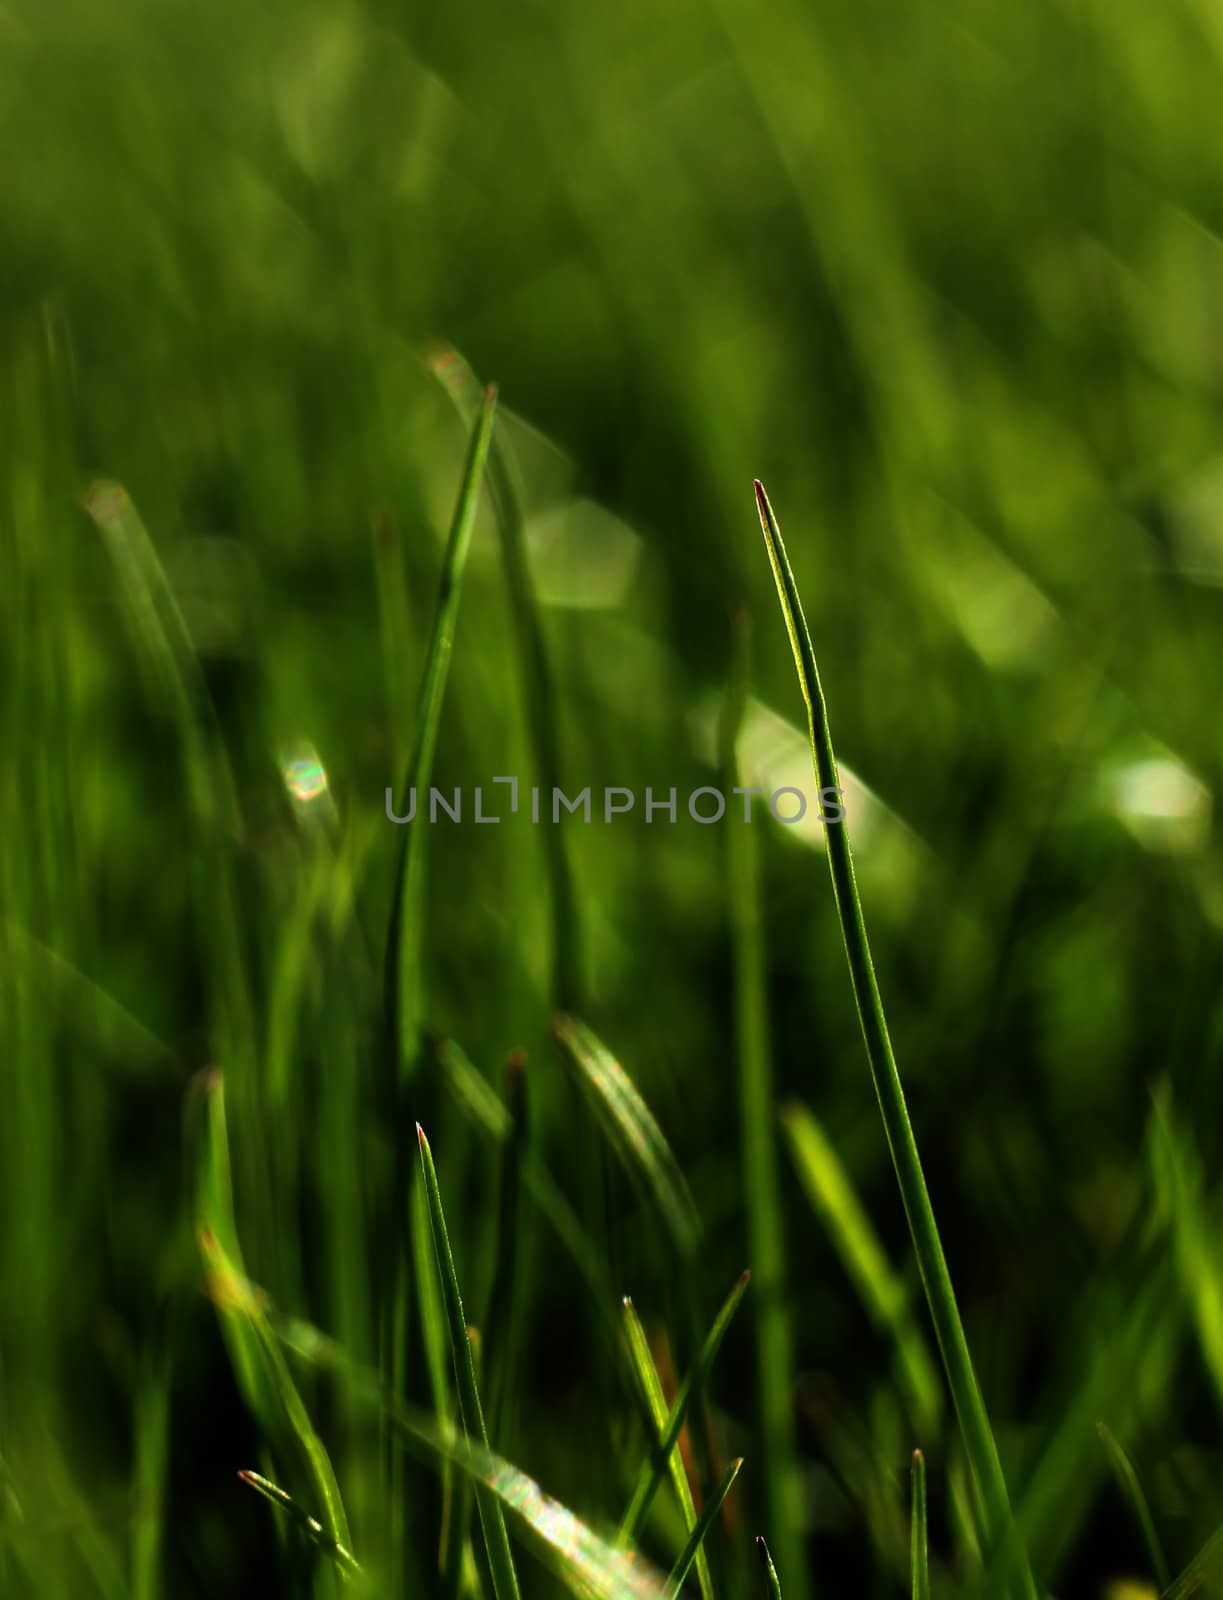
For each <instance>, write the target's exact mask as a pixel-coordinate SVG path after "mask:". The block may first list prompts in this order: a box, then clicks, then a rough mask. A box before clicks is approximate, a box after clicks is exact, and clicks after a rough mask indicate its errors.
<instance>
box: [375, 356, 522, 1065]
mask: <svg viewBox="0 0 1223 1600" xmlns="http://www.w3.org/2000/svg"><path fill="white" fill-rule="evenodd" d="M496 406H497V390H496V388H495V386H493V385H490V386H489V387H488V388H487V389H486V390H485V391H484V400H483V404H482V405H481V407H480V411H479V414H478V416H477V417H476V421H475V425H474V427H473V428H472V433H471V442H470V444H469V445H468V448H467V459H466V462H465V463H464V466H463V478H462V482H461V483H460V485H459V497H458V500H457V502H456V503H455V508H454V517H453V519H452V521H451V524H450V534H449V537H448V539H447V541H446V553H445V556H444V557H443V561H442V577H441V586H440V588H439V591H438V599H437V609H436V611H435V612H434V615H433V632H432V635H431V637H430V640H429V648H428V652H427V654H426V657H425V675H424V679H423V681H422V683H421V686H420V698H419V700H418V702H417V711H416V730H415V734H414V736H413V740H412V753H411V755H410V756H409V758H408V767H407V772H406V774H405V776H404V790H403V792H404V794H405V795H406V794H407V793H408V792H409V791H411V790H415V792H416V794H417V795H418V796H420V795H422V794H423V793H424V792H425V791H426V790H427V789H428V787H429V780H430V777H431V776H432V773H433V754H434V751H435V749H436V747H437V733H438V727H439V725H440V722H441V715H442V700H443V697H444V696H445V692H446V679H447V677H448V676H449V672H450V654H451V650H452V647H453V643H454V628H455V623H456V621H457V619H458V614H459V597H460V594H461V592H462V585H463V573H464V569H465V568H466V566H467V553H468V551H469V549H470V548H471V533H472V528H473V527H474V526H475V520H476V507H477V504H478V502H479V497H480V483H481V480H482V479H483V476H484V465H485V462H486V460H487V459H488V448H489V442H490V440H491V438H492V431H493V414H494V412H495V410H496ZM428 835H429V830H428V829H427V828H424V827H421V826H419V825H417V826H409V827H408V828H407V832H406V835H405V838H404V842H403V846H402V848H401V851H400V857H399V869H398V872H397V874H396V884H395V899H394V904H393V906H392V910H391V923H390V930H389V933H388V938H387V974H386V977H387V988H388V993H387V1010H388V1015H389V1018H390V1022H391V1039H392V1043H393V1047H394V1049H395V1051H396V1054H397V1063H398V1065H397V1071H398V1073H399V1075H401V1076H402V1075H404V1074H407V1073H409V1072H410V1071H411V1069H412V1067H413V1066H414V1065H415V1061H416V1053H417V1048H418V1039H419V1033H420V1020H421V953H422V942H423V931H424V930H423V926H422V920H421V918H422V910H423V904H424V888H425V845H426V841H427V839H428Z"/></svg>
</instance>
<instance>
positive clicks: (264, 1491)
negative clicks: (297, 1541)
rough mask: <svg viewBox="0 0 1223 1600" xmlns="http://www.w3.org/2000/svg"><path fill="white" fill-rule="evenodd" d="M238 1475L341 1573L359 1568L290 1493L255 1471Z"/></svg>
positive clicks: (356, 1570) (350, 1556)
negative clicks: (290, 1522) (315, 1546)
mask: <svg viewBox="0 0 1223 1600" xmlns="http://www.w3.org/2000/svg"><path fill="white" fill-rule="evenodd" d="M238 1476H239V1478H241V1480H242V1482H243V1483H245V1484H246V1485H247V1486H248V1487H249V1488H251V1489H254V1490H255V1492H256V1493H257V1494H261V1495H262V1496H263V1498H264V1499H265V1500H270V1501H271V1503H272V1504H273V1505H274V1506H277V1507H278V1508H279V1509H280V1510H281V1511H285V1512H287V1513H288V1515H289V1517H290V1519H291V1520H292V1522H293V1523H294V1525H295V1526H296V1527H298V1528H300V1529H301V1531H302V1532H303V1533H304V1534H305V1535H306V1537H307V1538H308V1539H309V1540H310V1542H311V1543H312V1544H314V1545H317V1546H318V1548H319V1549H320V1550H321V1551H323V1553H324V1554H325V1555H327V1556H330V1558H331V1559H332V1561H334V1562H335V1564H336V1566H337V1567H338V1568H339V1569H340V1571H341V1572H343V1573H345V1574H348V1573H350V1572H360V1570H361V1568H360V1566H359V1565H358V1563H357V1560H356V1558H355V1557H354V1556H353V1555H352V1554H351V1553H350V1552H349V1551H347V1550H345V1548H344V1546H343V1545H342V1544H337V1543H336V1542H335V1540H334V1539H332V1538H330V1537H329V1536H328V1534H327V1530H326V1529H325V1528H324V1527H323V1525H322V1523H321V1522H317V1521H316V1520H315V1519H314V1518H313V1517H312V1516H311V1515H310V1514H309V1512H307V1511H304V1510H303V1509H302V1508H301V1506H299V1505H298V1504H297V1502H296V1500H294V1499H293V1497H292V1496H291V1495H288V1494H286V1493H285V1491H284V1490H283V1489H281V1488H279V1487H278V1486H277V1485H276V1484H274V1483H272V1482H271V1480H270V1479H268V1478H265V1477H263V1476H262V1475H261V1474H260V1473H258V1472H249V1471H242V1472H239V1474H238Z"/></svg>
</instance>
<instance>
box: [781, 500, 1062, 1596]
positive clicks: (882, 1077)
mask: <svg viewBox="0 0 1223 1600" xmlns="http://www.w3.org/2000/svg"><path fill="white" fill-rule="evenodd" d="M756 503H757V508H758V510H759V513H760V526H761V528H762V529H763V532H764V538H765V544H766V546H767V548H768V553H769V561H770V564H771V565H772V568H773V576H774V579H775V580H776V583H777V593H778V597H779V599H780V601H781V608H782V614H783V616H784V618H785V623H786V631H787V633H788V634H789V636H790V646H791V649H792V650H793V652H794V664H795V666H796V668H797V669H798V676H799V683H800V685H801V688H802V694H803V700H804V702H805V703H806V707H807V721H808V727H809V730H810V735H811V753H812V758H813V764H814V768H815V776H816V781H817V784H818V786H819V791H820V793H821V795H823V794H825V793H828V792H831V793H834V794H837V795H839V794H841V792H842V790H841V779H840V774H839V773H838V771H837V762H836V756H835V754H834V753H833V748H832V735H831V734H830V732H829V729H828V711H827V708H826V707H825V704H824V691H823V689H822V688H821V686H820V677H819V670H818V668H817V667H816V662H815V652H814V650H813V649H812V647H811V635H810V634H809V632H808V631H807V619H806V618H805V617H804V615H803V607H802V601H801V600H800V599H799V595H798V589H797V587H796V585H795V582H794V574H793V573H792V571H791V570H790V562H789V559H788V557H787V556H786V547H785V544H784V543H783V542H782V537H781V529H780V528H779V527H778V525H777V519H776V517H775V516H774V515H773V509H772V507H771V506H770V504H769V500H768V496H767V495H766V494H765V492H764V488H763V486H762V485H761V484H760V483H759V482H757V483H756ZM826 838H827V851H828V865H829V868H830V870H831V873H832V889H833V896H834V899H835V901H836V909H837V914H838V917H839V918H840V923H841V936H842V939H843V940H844V943H845V955H846V958H847V960H848V962H849V974H850V980H851V982H852V985H853V992H854V1000H855V1002H856V1004H857V1007H858V1018H859V1020H860V1022H861V1024H862V1036H863V1040H864V1041H865V1044H866V1056H867V1061H868V1062H869V1064H870V1069H871V1076H872V1078H873V1079H874V1084H875V1093H876V1096H877V1098H878V1101H879V1110H880V1113H881V1115H882V1117H883V1126H884V1132H885V1133H886V1135H887V1141H888V1147H889V1149H890V1150H891V1154H892V1163H893V1165H894V1167H895V1169H896V1178H897V1182H898V1183H899V1185H900V1193H901V1198H902V1199H903V1201H904V1207H905V1214H906V1216H907V1217H908V1221H909V1231H910V1233H911V1234H912V1236H913V1248H914V1251H915V1253H916V1255H917V1261H918V1265H919V1267H920V1268H921V1275H922V1282H923V1284H924V1285H925V1290H926V1300H927V1303H928V1305H929V1307H930V1319H931V1321H932V1322H933V1324H934V1331H935V1334H936V1336H937V1338H938V1343H939V1349H940V1351H941V1352H942V1357H943V1367H944V1369H945V1371H946V1374H947V1385H948V1388H949V1389H950V1390H951V1398H952V1401H953V1403H954V1405H955V1409H956V1414H957V1417H958V1419H959V1424H960V1431H961V1433H962V1435H963V1438H964V1447H965V1450H966V1452H967V1455H968V1460H969V1465H970V1467H971V1469H972V1472H973V1474H974V1477H975V1479H976V1484H977V1488H978V1490H979V1492H980V1495H981V1498H982V1500H983V1502H984V1505H985V1508H986V1516H987V1527H988V1536H989V1538H990V1540H991V1541H992V1543H993V1544H994V1545H995V1547H996V1548H997V1549H1002V1548H1003V1547H1005V1546H1007V1545H1009V1544H1010V1542H1011V1541H1012V1539H1013V1538H1014V1533H1013V1519H1012V1515H1011V1507H1010V1501H1009V1498H1008V1495H1007V1488H1006V1482H1005V1480H1004V1478H1003V1475H1002V1463H1001V1461H1000V1460H999V1457H998V1447H997V1444H996V1443H995V1441H994V1434H993V1429H992V1428H991V1426H990V1421H989V1416H988V1415H987V1413H986V1409H985V1402H984V1400H983V1398H982V1395H981V1389H980V1385H979V1384H978V1382H977V1375H976V1372H975V1370H974V1368H973V1363H972V1356H971V1355H970V1353H969V1349H968V1341H967V1339H966V1338H965V1335H964V1325H963V1322H962V1320H961V1318H960V1308H959V1305H958V1303H957V1301H956V1297H955V1290H954V1289H953V1288H952V1284H951V1274H950V1273H949V1271H948V1269H947V1258H946V1255H945V1254H944V1251H943V1241H942V1238H941V1236H940V1234H939V1231H938V1224H937V1223H936V1222H935V1219H934V1210H933V1207H932V1206H931V1204H930V1195H929V1191H928V1190H927V1188H926V1178H925V1173H924V1172H923V1170H922V1163H921V1157H920V1156H919V1154H918V1150H917V1141H916V1139H915V1138H914V1136H913V1125H912V1123H911V1121H910V1120H909V1111H908V1107H907V1106H906V1104H905V1096H904V1089H903V1088H902V1086H901V1082H900V1074H899V1072H898V1071H897V1069H896V1060H895V1057H894V1056H893V1054H892V1043H891V1039H890V1038H889V1036H888V1026H887V1020H886V1018H885V1016H884V1013H883V1000H882V998H881V997H880V993H879V984H878V982H877V980H876V977H875V965H874V962H873V961H872V959H871V950H870V942H869V940H868V939H867V934H866V923H865V921H864V919H863V915H862V901H861V897H860V895H859V893H858V884H857V880H856V878H855V876H854V864H853V854H852V852H851V850H850V845H849V830H848V824H847V823H846V822H844V821H840V822H837V823H834V824H830V825H829V826H828V828H827V829H826ZM1011 1559H1013V1560H1014V1561H1015V1562H1016V1564H1017V1565H1018V1567H1019V1568H1020V1578H1019V1591H1020V1592H1021V1593H1024V1594H1029V1595H1033V1596H1034V1595H1035V1584H1034V1582H1033V1580H1032V1576H1031V1574H1030V1572H1028V1571H1027V1567H1026V1557H1025V1556H1024V1555H1023V1554H1022V1553H1021V1552H1017V1553H1016V1554H1015V1555H1014V1556H1013V1557H1011Z"/></svg>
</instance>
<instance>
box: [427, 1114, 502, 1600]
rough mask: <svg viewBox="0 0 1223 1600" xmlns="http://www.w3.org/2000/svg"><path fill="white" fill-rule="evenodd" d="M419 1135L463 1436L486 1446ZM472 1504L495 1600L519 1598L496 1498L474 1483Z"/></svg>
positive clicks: (440, 1216)
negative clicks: (482, 1531)
mask: <svg viewBox="0 0 1223 1600" xmlns="http://www.w3.org/2000/svg"><path fill="white" fill-rule="evenodd" d="M416 1135H417V1138H418V1139H419V1141H420V1163H421V1171H422V1173H423V1174H424V1182H425V1194H426V1198H427V1201H428V1207H429V1221H430V1224H431V1225H432V1228H433V1247H434V1250H435V1252H436V1255H437V1270H438V1276H439V1278H440V1279H441V1284H442V1295H443V1299H444V1301H445V1306H446V1322H447V1327H448V1329H449V1333H450V1353H451V1355H452V1357H453V1358H454V1370H455V1377H456V1380H457V1387H458V1395H459V1410H460V1413H461V1415H462V1418H463V1427H464V1429H465V1431H466V1433H467V1436H468V1437H469V1438H471V1439H474V1440H475V1441H476V1443H478V1444H480V1445H482V1446H483V1448H484V1449H485V1450H487V1449H488V1431H487V1429H486V1428H485V1425H484V1410H483V1407H482V1406H481V1404H480V1391H479V1388H478V1387H477V1384H476V1369H475V1362H474V1360H473V1357H472V1350H471V1341H470V1339H469V1337H468V1331H467V1319H466V1317H465V1316H464V1314H463V1298H462V1295H461V1294H460V1292H459V1280H458V1274H457V1272H456V1271H455V1265H454V1257H453V1255H452V1254H451V1251H450V1238H449V1235H448V1234H447V1232H446V1217H445V1213H444V1211H443V1210H442V1192H441V1189H440V1187H439V1186H438V1181H437V1170H436V1168H435V1167H434V1165H433V1152H432V1151H431V1150H430V1149H429V1141H428V1139H427V1138H426V1137H425V1133H424V1129H423V1128H421V1127H420V1126H419V1124H418V1125H417V1129H416ZM476 1504H477V1506H478V1508H479V1512H480V1523H481V1526H482V1527H483V1529H484V1546H485V1549H486V1551H487V1553H488V1565H489V1571H490V1573H491V1575H492V1581H493V1591H494V1593H495V1594H496V1596H497V1600H519V1590H518V1576H517V1573H516V1572H515V1570H514V1558H513V1556H512V1555H511V1553H510V1544H509V1539H508V1537H507V1536H506V1531H505V1519H504V1517H503V1516H502V1514H501V1507H500V1505H499V1504H498V1502H497V1501H496V1500H495V1499H493V1498H491V1497H490V1496H489V1495H488V1494H487V1492H485V1491H483V1490H480V1489H478V1490H477V1492H476Z"/></svg>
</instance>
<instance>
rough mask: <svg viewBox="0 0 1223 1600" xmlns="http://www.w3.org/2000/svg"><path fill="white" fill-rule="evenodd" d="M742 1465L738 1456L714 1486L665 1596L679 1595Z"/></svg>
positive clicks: (672, 1574) (673, 1573)
mask: <svg viewBox="0 0 1223 1600" xmlns="http://www.w3.org/2000/svg"><path fill="white" fill-rule="evenodd" d="M742 1465H743V1457H742V1456H740V1457H739V1458H738V1459H737V1460H735V1461H732V1462H731V1464H730V1465H729V1466H728V1467H727V1469H726V1471H725V1472H724V1473H723V1474H722V1476H721V1478H720V1479H719V1480H718V1482H717V1484H716V1485H715V1486H714V1490H713V1493H712V1494H711V1495H710V1496H709V1499H708V1500H707V1501H706V1502H705V1506H704V1509H703V1510H702V1512H701V1514H700V1517H699V1518H698V1519H697V1523H696V1526H695V1527H694V1528H693V1530H692V1532H691V1533H690V1534H689V1535H688V1542H687V1544H685V1546H684V1548H683V1549H682V1550H681V1551H680V1553H679V1558H678V1560H677V1561H676V1563H675V1565H674V1566H673V1567H672V1568H671V1576H670V1577H669V1578H668V1579H667V1594H668V1595H669V1596H674V1595H678V1594H679V1591H680V1589H681V1588H682V1587H683V1583H684V1579H685V1578H686V1577H687V1576H688V1573H689V1570H690V1569H691V1567H692V1563H693V1562H694V1561H695V1560H697V1559H698V1558H699V1557H700V1554H701V1547H702V1546H703V1545H704V1543H705V1535H706V1534H707V1533H708V1532H709V1530H710V1528H712V1527H713V1525H714V1523H715V1522H716V1521H717V1518H718V1513H719V1512H720V1511H721V1509H722V1502H723V1500H725V1499H726V1496H727V1495H728V1494H729V1493H730V1486H731V1484H732V1483H734V1481H735V1479H736V1478H737V1477H738V1476H739V1468H740V1467H741V1466H742Z"/></svg>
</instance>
